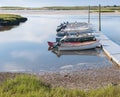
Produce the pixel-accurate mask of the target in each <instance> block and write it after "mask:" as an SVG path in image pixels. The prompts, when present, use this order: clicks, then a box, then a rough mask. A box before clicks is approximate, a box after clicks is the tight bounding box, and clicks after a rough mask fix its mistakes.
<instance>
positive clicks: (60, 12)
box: [0, 10, 120, 15]
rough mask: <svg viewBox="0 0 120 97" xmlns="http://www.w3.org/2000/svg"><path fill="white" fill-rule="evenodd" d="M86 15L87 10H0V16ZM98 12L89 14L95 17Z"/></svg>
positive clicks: (105, 13)
mask: <svg viewBox="0 0 120 97" xmlns="http://www.w3.org/2000/svg"><path fill="white" fill-rule="evenodd" d="M6 13H11V14H38V15H39V14H40V15H87V14H88V11H87V10H0V14H6ZM97 14H98V12H91V15H97ZM101 14H102V15H120V12H102V13H101Z"/></svg>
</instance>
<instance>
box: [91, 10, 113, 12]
mask: <svg viewBox="0 0 120 97" xmlns="http://www.w3.org/2000/svg"><path fill="white" fill-rule="evenodd" d="M91 12H99V10H92V11H91ZM101 12H115V11H114V10H101Z"/></svg>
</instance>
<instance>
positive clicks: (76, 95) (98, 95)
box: [0, 75, 120, 97]
mask: <svg viewBox="0 0 120 97" xmlns="http://www.w3.org/2000/svg"><path fill="white" fill-rule="evenodd" d="M0 97H120V86H111V85H109V86H107V87H105V88H101V89H97V90H89V91H83V90H79V89H65V88H62V87H56V88H53V87H51V86H50V85H49V84H47V83H45V82H43V81H41V80H40V79H38V78H37V77H36V76H33V75H18V76H16V77H15V78H14V79H8V80H7V81H5V82H4V83H3V84H2V86H1V87H0Z"/></svg>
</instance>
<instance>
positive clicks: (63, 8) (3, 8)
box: [0, 6, 120, 11]
mask: <svg viewBox="0 0 120 97" xmlns="http://www.w3.org/2000/svg"><path fill="white" fill-rule="evenodd" d="M0 9H2V10H88V6H50V7H41V8H29V7H17V6H16V7H15V6H3V7H0ZM90 9H91V10H97V9H98V6H91V7H90ZM102 9H103V10H114V11H115V10H120V6H102Z"/></svg>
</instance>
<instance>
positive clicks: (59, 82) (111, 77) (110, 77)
mask: <svg viewBox="0 0 120 97" xmlns="http://www.w3.org/2000/svg"><path fill="white" fill-rule="evenodd" d="M20 74H30V75H35V76H37V77H38V78H39V79H41V80H42V81H43V82H45V83H47V84H50V85H51V86H52V87H64V88H67V89H81V90H91V89H99V88H103V87H106V86H108V85H113V86H114V85H120V76H119V75H120V72H119V68H118V67H115V66H111V67H105V68H99V69H88V70H77V71H72V72H53V73H47V72H45V73H17V72H16V73H12V72H0V83H1V84H2V83H3V82H4V81H5V80H7V79H11V78H15V76H16V75H20Z"/></svg>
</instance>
